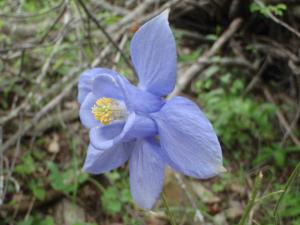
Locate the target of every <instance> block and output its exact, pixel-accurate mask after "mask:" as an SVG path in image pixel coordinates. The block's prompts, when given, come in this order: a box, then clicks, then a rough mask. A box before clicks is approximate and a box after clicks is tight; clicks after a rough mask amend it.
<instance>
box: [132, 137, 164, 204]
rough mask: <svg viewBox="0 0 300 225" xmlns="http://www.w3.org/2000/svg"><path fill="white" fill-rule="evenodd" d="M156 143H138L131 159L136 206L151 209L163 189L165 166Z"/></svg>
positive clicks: (133, 195) (133, 194) (133, 193)
mask: <svg viewBox="0 0 300 225" xmlns="http://www.w3.org/2000/svg"><path fill="white" fill-rule="evenodd" d="M160 150H161V149H160V148H159V146H158V145H157V144H156V143H155V142H150V141H142V140H141V141H138V143H137V144H136V146H135V148H134V149H133V152H132V155H131V157H130V189H131V193H132V197H133V199H134V201H135V202H136V204H137V205H138V206H139V207H141V208H143V209H151V208H152V207H153V205H154V204H155V202H156V200H157V199H158V198H159V196H160V193H161V191H162V187H163V180H164V169H165V165H164V163H163V161H162V159H161V158H160V157H159V155H158V154H156V152H157V151H160Z"/></svg>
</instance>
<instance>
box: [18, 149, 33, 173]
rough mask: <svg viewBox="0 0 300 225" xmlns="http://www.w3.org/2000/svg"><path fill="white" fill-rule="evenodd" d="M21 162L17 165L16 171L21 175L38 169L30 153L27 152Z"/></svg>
mask: <svg viewBox="0 0 300 225" xmlns="http://www.w3.org/2000/svg"><path fill="white" fill-rule="evenodd" d="M21 161H22V162H21V163H20V164H19V165H17V166H16V168H15V172H17V173H19V174H21V175H29V174H31V173H33V172H34V171H35V170H36V165H35V162H34V160H33V158H32V157H31V154H30V153H27V154H25V155H24V156H23V158H22V159H21Z"/></svg>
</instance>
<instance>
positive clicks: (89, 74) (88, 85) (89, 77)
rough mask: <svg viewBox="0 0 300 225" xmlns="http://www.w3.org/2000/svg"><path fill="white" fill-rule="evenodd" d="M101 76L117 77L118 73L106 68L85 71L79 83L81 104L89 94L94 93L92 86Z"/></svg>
mask: <svg viewBox="0 0 300 225" xmlns="http://www.w3.org/2000/svg"><path fill="white" fill-rule="evenodd" d="M101 75H107V76H112V77H115V76H117V73H116V72H115V71H113V70H109V69H106V68H93V69H89V70H86V71H84V72H83V73H81V74H80V77H79V81H78V96H77V99H78V102H79V103H80V104H81V103H82V102H83V101H84V99H85V98H86V96H87V95H88V93H90V92H91V91H92V84H93V81H94V80H95V78H97V77H99V76H101Z"/></svg>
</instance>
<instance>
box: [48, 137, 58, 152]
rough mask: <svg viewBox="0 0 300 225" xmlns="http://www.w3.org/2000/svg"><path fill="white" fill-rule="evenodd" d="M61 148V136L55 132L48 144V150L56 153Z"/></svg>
mask: <svg viewBox="0 0 300 225" xmlns="http://www.w3.org/2000/svg"><path fill="white" fill-rule="evenodd" d="M59 150H60V146H59V137H58V135H57V134H54V135H53V137H52V139H51V140H50V143H49V145H48V152H49V153H52V154H55V153H58V152H59Z"/></svg>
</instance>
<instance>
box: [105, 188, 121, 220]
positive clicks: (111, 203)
mask: <svg viewBox="0 0 300 225" xmlns="http://www.w3.org/2000/svg"><path fill="white" fill-rule="evenodd" d="M118 194H119V192H118V189H117V188H116V187H109V188H107V189H106V190H105V192H103V194H102V196H101V203H102V206H103V207H104V210H105V211H106V212H107V213H108V214H111V215H113V214H116V213H119V212H120V211H121V208H122V205H121V200H120V199H119V198H118Z"/></svg>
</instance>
